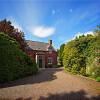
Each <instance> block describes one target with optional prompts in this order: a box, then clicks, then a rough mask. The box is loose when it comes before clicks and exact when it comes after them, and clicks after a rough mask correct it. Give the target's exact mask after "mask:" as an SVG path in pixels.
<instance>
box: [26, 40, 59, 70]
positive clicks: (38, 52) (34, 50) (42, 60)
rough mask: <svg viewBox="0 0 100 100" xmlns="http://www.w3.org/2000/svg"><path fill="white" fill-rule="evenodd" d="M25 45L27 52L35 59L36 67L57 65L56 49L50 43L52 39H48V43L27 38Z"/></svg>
mask: <svg viewBox="0 0 100 100" xmlns="http://www.w3.org/2000/svg"><path fill="white" fill-rule="evenodd" d="M27 45H28V49H27V54H28V55H29V56H30V57H31V58H32V59H33V60H35V61H36V63H37V66H38V68H48V67H55V66H56V65H57V51H56V50H55V49H54V47H53V45H52V40H49V41H48V43H44V42H37V41H30V40H28V41H27Z"/></svg>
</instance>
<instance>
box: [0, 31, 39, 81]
mask: <svg viewBox="0 0 100 100" xmlns="http://www.w3.org/2000/svg"><path fill="white" fill-rule="evenodd" d="M37 71H38V68H37V66H36V63H35V62H33V61H32V60H31V58H30V57H28V56H27V55H26V54H25V53H24V52H23V51H22V50H21V49H20V45H19V44H18V42H16V40H14V39H13V38H11V37H9V36H8V35H7V34H4V33H2V32H0V83H4V82H8V81H12V80H16V79H19V78H22V77H25V76H28V75H32V74H36V73H37Z"/></svg>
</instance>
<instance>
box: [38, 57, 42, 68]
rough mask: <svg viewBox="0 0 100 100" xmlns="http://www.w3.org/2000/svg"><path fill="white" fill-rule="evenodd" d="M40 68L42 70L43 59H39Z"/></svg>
mask: <svg viewBox="0 0 100 100" xmlns="http://www.w3.org/2000/svg"><path fill="white" fill-rule="evenodd" d="M39 68H42V59H39Z"/></svg>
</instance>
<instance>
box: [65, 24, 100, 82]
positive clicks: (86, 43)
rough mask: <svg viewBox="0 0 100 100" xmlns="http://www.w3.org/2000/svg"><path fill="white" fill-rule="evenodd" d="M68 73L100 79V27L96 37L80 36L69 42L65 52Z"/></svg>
mask: <svg viewBox="0 0 100 100" xmlns="http://www.w3.org/2000/svg"><path fill="white" fill-rule="evenodd" d="M63 53H64V54H63V55H64V56H63V65H64V68H65V70H66V71H70V72H72V73H75V74H81V75H89V76H92V77H94V78H96V79H97V80H99V79H100V26H98V27H97V29H96V30H95V32H94V35H87V36H84V35H82V36H79V37H76V38H75V39H74V40H71V41H69V42H68V43H67V44H66V45H65V47H64V52H63Z"/></svg>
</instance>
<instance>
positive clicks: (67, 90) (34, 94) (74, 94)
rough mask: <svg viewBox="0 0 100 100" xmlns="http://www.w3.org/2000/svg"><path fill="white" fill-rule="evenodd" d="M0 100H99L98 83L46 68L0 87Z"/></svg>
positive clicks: (61, 70)
mask: <svg viewBox="0 0 100 100" xmlns="http://www.w3.org/2000/svg"><path fill="white" fill-rule="evenodd" d="M0 100H100V82H96V81H95V80H93V79H89V78H86V77H83V76H79V75H71V74H69V73H65V72H64V70H63V69H62V68H46V69H42V70H41V71H40V72H39V73H38V74H37V75H34V76H29V77H26V78H23V79H19V80H16V81H12V82H9V83H6V84H2V85H0Z"/></svg>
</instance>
